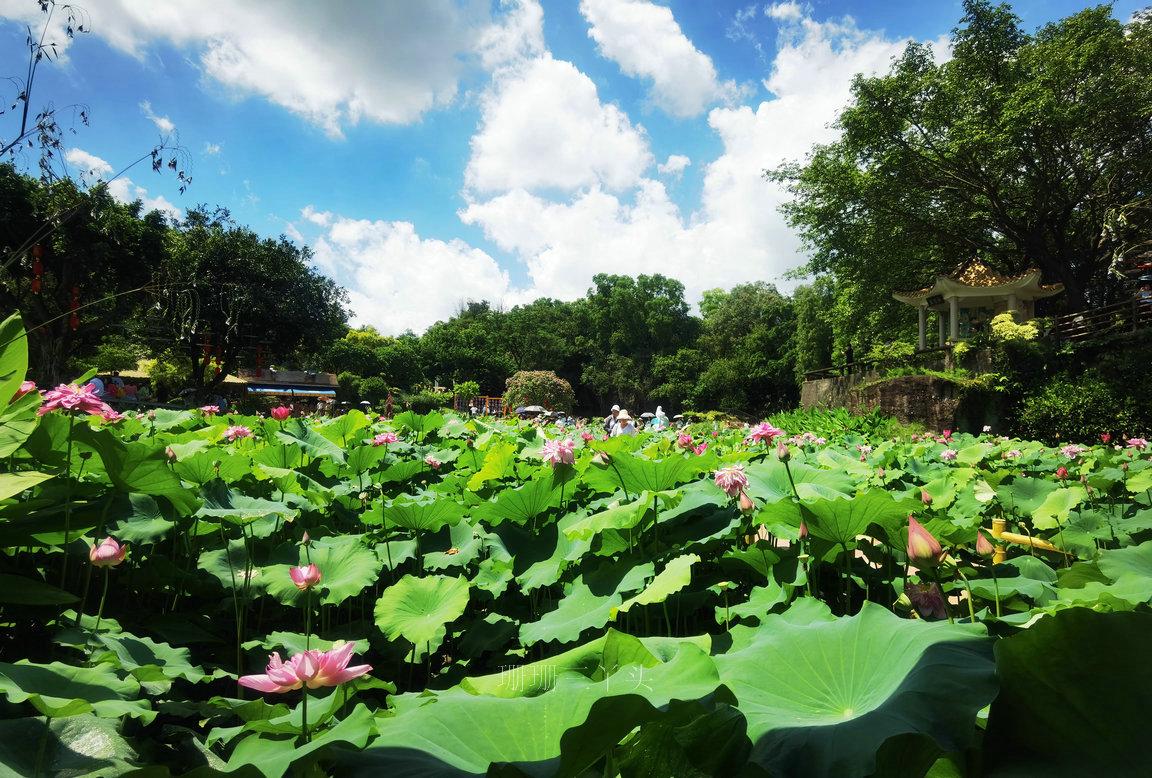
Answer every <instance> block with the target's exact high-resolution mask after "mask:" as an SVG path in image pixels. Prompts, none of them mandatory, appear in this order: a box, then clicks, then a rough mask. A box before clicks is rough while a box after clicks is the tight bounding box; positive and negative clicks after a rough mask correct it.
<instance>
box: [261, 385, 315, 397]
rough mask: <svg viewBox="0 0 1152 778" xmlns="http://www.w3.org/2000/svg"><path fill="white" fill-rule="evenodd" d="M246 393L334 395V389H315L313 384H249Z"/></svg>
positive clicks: (292, 395)
mask: <svg viewBox="0 0 1152 778" xmlns="http://www.w3.org/2000/svg"><path fill="white" fill-rule="evenodd" d="M248 394H275V395H281V396H284V397H335V396H336V390H335V389H317V388H316V387H314V386H308V387H304V386H299V387H297V386H249V387H248Z"/></svg>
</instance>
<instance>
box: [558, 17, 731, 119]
mask: <svg viewBox="0 0 1152 778" xmlns="http://www.w3.org/2000/svg"><path fill="white" fill-rule="evenodd" d="M580 13H581V14H583V15H584V18H585V19H587V20H588V23H589V24H590V25H591V28H590V29H589V30H588V37H590V38H592V40H594V41H596V44H597V46H598V47H599V49H600V53H601V54H602V55H603V56H605V57H607V58H608V59H610V60H612V61H613V62H615V63H616V64H617V65H619V66H620V69H621V70H622V71H624V73H625V74H626V75H629V76H632V77H634V78H647V79H651V81H652V89H651V95H650V97H651V99H652V102H653V103H655V104H656V105H657V106H659V107H660V108H661V109H662V110H664V111H666V112H667V113H669V114H672V115H673V116H680V117H687V116H697V115H699V114H700V113H703V111H704V110H705V109H706V108H707V107H708V106H709V105H711V104H713V103H715V102H717V101H719V100H722V99H725V98H728V97H731V96H734V95H736V94H737V93H738V92H739V90H738V89H737V87H736V84H735V82H731V81H729V82H725V83H721V82H720V81H719V80H718V79H717V76H716V67H715V66H714V65H713V64H712V60H711V58H709V57H708V56H707V55H706V54H704V53H703V52H701V51H700V50H699V49H697V48H696V47H695V46H693V45H692V41H690V40H688V38H687V37H686V36H685V35H684V33H683V31H681V29H680V25H679V24H677V22H676V19H675V18H674V17H673V16H672V11H671V9H669V8H666V7H665V6H662V5H656V4H655V3H651V2H648V0H581V2H580Z"/></svg>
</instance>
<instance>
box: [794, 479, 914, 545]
mask: <svg viewBox="0 0 1152 778" xmlns="http://www.w3.org/2000/svg"><path fill="white" fill-rule="evenodd" d="M915 507H916V503H915V502H914V501H912V500H895V499H893V498H892V496H891V495H890V494H889V493H888V492H886V491H884V490H883V489H869V490H868V491H866V492H864V493H863V494H860V495H857V496H856V497H853V498H850V499H846V498H838V499H834V500H825V499H820V500H811V501H808V502H805V503H804V504H803V512H804V516H805V520H806V522H807V524H808V531H809V532H811V533H812V534H813V535H815V536H816V537H818V538H824V539H825V540H830V541H832V542H833V543H839V544H841V545H844V546H847V545H848V544H850V543H853V542H854V541H855V539H856V536H857V535H863V534H865V532H867V530H868V527H869V526H870V525H872V524H876V525H877V526H879V527H882V528H883V529H884V530H885V531H886V532H887V533H888V535H889V537H892V536H894V535H896V534H897V533H898V532H899V528H900V526H901V525H902V524H903V523H906V522H907V520H908V514H909V512H910V511H912V510H914V509H915Z"/></svg>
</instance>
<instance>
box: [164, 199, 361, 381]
mask: <svg viewBox="0 0 1152 778" xmlns="http://www.w3.org/2000/svg"><path fill="white" fill-rule="evenodd" d="M309 258H310V253H309V251H308V249H301V248H298V247H297V246H296V245H295V244H293V243H292V242H291V241H289V240H287V239H286V238H283V237H281V238H280V239H278V240H273V239H265V238H261V237H260V236H258V235H257V234H256V233H254V232H252V231H251V230H249V229H248V228H246V227H241V226H239V225H237V224H235V222H233V221H232V220H231V217H230V216H229V214H228V212H227V211H225V210H222V209H221V210H217V211H215V212H211V213H210V212H208V211H207V210H205V209H203V208H198V209H195V210H193V211H191V212H190V213H189V214H188V217H187V218H186V219H185V220H184V222H183V223H181V224H180V225H179V228H178V229H175V230H171V231H170V232H169V240H168V251H167V254H166V256H165V258H164V262H163V264H162V266H161V267H159V268H158V269H157V274H156V275H157V279H158V287H159V288H160V289H161V290H163V293H162V295H161V298H160V304H159V315H158V316H156V317H155V318H154V324H155V326H157V327H161V328H166V329H167V331H168V333H169V335H170V337H171V338H172V339H173V340H174V341H177V342H179V343H180V345H181V348H182V350H183V351H184V353H185V355H186V356H187V357H188V359H189V360H190V361H191V362H192V363H193V369H192V370H191V371H190V374H189V376H188V382H187V386H188V387H190V388H192V389H193V390H194V391H195V392H197V393H203V392H205V391H207V390H208V389H210V388H212V387H213V386H215V385H216V384H218V383H219V382H220V381H223V380H224V377H225V376H227V375H229V374H230V373H234V372H235V371H236V369H237V368H238V367H239V366H240V365H241V364H242V363H247V364H248V365H255V364H256V363H257V357H258V356H259V357H261V358H262V361H264V363H265V364H271V363H272V362H273V361H275V360H277V359H281V358H284V357H287V356H288V355H290V354H292V353H293V352H294V351H296V350H298V349H305V350H315V351H318V350H320V348H321V347H323V346H325V345H327V344H328V343H329V342H331V341H332V340H334V339H336V338H339V337H342V336H343V334H344V332H345V330H346V324H345V322H346V320H347V312H346V311H345V309H344V301H345V299H346V294H345V292H344V290H343V289H341V288H340V287H338V286H336V284H335V283H334V282H333V281H332V280H331V279H329V278H327V277H325V276H323V275H321V274H320V273H318V272H317V271H316V270H314V269H313V268H312V267H311V266H310V265H309V264H308V260H309ZM208 361H211V362H212V363H213V364H218V365H219V371H218V372H216V371H210V372H209V373H208V375H207V376H205V373H204V371H202V370H201V369H199V366H200V365H201V364H203V363H205V362H208Z"/></svg>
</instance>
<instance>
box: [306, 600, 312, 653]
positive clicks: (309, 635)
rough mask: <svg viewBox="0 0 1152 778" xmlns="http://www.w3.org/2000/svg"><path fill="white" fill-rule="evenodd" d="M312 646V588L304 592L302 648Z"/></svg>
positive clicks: (307, 648)
mask: <svg viewBox="0 0 1152 778" xmlns="http://www.w3.org/2000/svg"><path fill="white" fill-rule="evenodd" d="M311 648H312V590H311V589H308V590H307V591H305V592H304V650H305V651H308V650H310V649H311Z"/></svg>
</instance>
